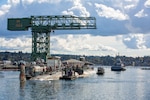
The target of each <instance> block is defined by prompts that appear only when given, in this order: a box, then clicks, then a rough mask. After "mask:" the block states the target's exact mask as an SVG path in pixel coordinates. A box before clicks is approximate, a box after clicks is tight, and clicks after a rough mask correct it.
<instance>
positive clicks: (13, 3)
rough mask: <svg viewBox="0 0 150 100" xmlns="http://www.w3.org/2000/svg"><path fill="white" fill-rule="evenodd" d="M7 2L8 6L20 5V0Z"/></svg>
mask: <svg viewBox="0 0 150 100" xmlns="http://www.w3.org/2000/svg"><path fill="white" fill-rule="evenodd" d="M7 2H8V4H10V5H13V6H16V5H17V4H19V3H20V0H8V1H7Z"/></svg>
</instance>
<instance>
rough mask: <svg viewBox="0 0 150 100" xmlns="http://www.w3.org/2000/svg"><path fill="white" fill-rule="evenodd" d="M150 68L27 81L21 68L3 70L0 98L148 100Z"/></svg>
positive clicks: (20, 99) (6, 99) (0, 76)
mask: <svg viewBox="0 0 150 100" xmlns="http://www.w3.org/2000/svg"><path fill="white" fill-rule="evenodd" d="M149 84H150V70H141V69H140V68H131V67H129V68H127V70H126V71H124V72H113V71H111V70H110V68H108V67H106V68H105V74H104V75H103V76H98V75H96V74H93V75H91V76H90V77H86V78H79V79H76V80H73V81H64V80H57V81H26V83H25V84H20V81H19V72H17V71H2V72H0V100H149V99H150V87H149Z"/></svg>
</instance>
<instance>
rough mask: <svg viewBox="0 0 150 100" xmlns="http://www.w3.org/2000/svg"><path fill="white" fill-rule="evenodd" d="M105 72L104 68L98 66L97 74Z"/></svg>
mask: <svg viewBox="0 0 150 100" xmlns="http://www.w3.org/2000/svg"><path fill="white" fill-rule="evenodd" d="M104 73H105V71H104V68H102V67H98V69H97V73H96V74H97V75H103V74H104Z"/></svg>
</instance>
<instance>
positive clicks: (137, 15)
mask: <svg viewBox="0 0 150 100" xmlns="http://www.w3.org/2000/svg"><path fill="white" fill-rule="evenodd" d="M134 16H136V17H138V18H141V17H147V16H148V14H146V13H144V9H142V10H140V11H139V12H138V13H136V14H135V15H134Z"/></svg>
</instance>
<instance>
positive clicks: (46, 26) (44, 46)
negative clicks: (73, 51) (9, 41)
mask: <svg viewBox="0 0 150 100" xmlns="http://www.w3.org/2000/svg"><path fill="white" fill-rule="evenodd" d="M29 28H31V31H32V54H31V59H32V60H34V61H35V60H36V59H38V58H40V59H44V60H46V57H47V56H50V33H51V32H53V31H54V30H79V29H96V18H95V17H77V16H72V15H58V16H56V15H54V16H31V17H30V18H8V26H7V29H8V30H10V31H27V30H28V29H29Z"/></svg>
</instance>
